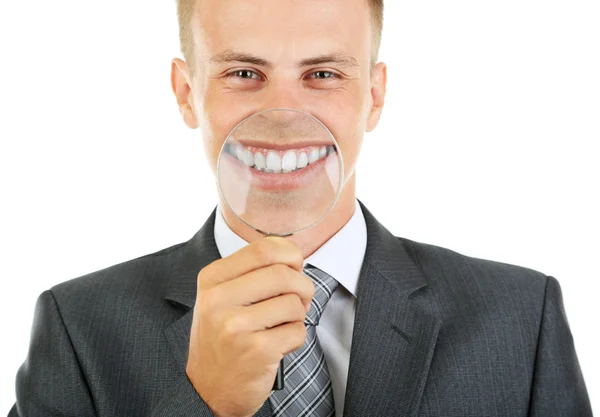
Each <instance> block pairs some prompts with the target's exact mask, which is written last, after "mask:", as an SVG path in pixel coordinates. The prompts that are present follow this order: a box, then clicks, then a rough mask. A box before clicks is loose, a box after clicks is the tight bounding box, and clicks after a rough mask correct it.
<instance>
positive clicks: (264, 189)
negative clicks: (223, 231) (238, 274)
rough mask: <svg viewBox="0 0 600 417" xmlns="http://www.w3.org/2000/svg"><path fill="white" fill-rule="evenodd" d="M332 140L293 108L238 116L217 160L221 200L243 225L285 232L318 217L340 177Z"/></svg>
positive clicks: (316, 122) (340, 182) (338, 155)
mask: <svg viewBox="0 0 600 417" xmlns="http://www.w3.org/2000/svg"><path fill="white" fill-rule="evenodd" d="M343 176H344V170H343V160H342V155H341V152H340V150H339V147H338V144H337V142H336V140H335V138H334V137H333V135H332V134H331V132H330V131H329V130H328V129H327V127H325V125H324V124H323V123H321V121H319V120H318V119H317V118H315V117H314V116H312V115H310V114H308V113H305V112H302V111H299V110H294V109H271V110H266V111H263V112H260V113H256V114H254V115H252V116H250V117H248V118H246V119H245V120H243V121H242V122H240V123H239V124H238V125H237V126H236V127H235V128H234V129H233V130H232V131H231V133H230V134H229V135H228V137H227V139H226V140H225V143H224V144H223V146H222V148H221V153H220V155H219V161H218V163H217V183H218V187H219V191H220V193H221V196H222V197H223V200H225V202H226V204H227V205H228V207H229V208H230V209H231V211H232V212H233V213H234V214H235V215H236V216H237V217H238V218H239V219H240V220H241V221H242V222H244V223H246V224H247V225H248V226H250V227H252V228H254V229H255V230H257V231H259V232H261V233H263V234H269V235H276V236H288V235H291V234H294V233H297V232H299V231H301V230H304V229H306V228H308V227H311V226H313V225H315V224H316V223H318V222H319V221H320V220H321V219H322V218H323V217H325V216H326V215H327V213H328V212H329V211H330V210H331V208H332V207H333V206H334V205H335V202H336V201H337V198H338V196H339V194H340V192H341V189H342V186H343V182H344V178H343Z"/></svg>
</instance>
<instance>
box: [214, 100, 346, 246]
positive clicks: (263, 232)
mask: <svg viewBox="0 0 600 417" xmlns="http://www.w3.org/2000/svg"><path fill="white" fill-rule="evenodd" d="M278 110H283V111H293V112H296V113H302V114H304V115H307V116H310V117H312V118H313V119H314V120H315V121H317V122H318V123H319V124H320V125H321V126H323V128H324V129H325V130H326V131H327V133H328V134H329V136H330V137H331V139H333V143H334V144H335V147H336V149H337V150H338V152H339V155H338V159H339V161H340V171H341V172H340V178H341V181H340V186H339V187H338V190H337V193H336V195H335V200H334V201H333V204H331V206H330V207H329V209H328V210H327V212H326V213H325V214H323V215H322V216H321V217H319V219H317V220H316V221H315V222H313V223H312V224H310V225H308V226H306V227H303V228H302V229H299V230H295V231H293V232H290V233H286V234H281V233H270V232H265V231H263V230H260V229H258V228H257V227H255V226H252V225H251V224H250V223H248V222H246V221H245V220H244V219H242V218H241V217H240V216H238V214H237V213H236V212H235V211H234V210H233V209H232V208H231V206H230V205H229V202H228V201H227V198H225V195H224V194H223V190H222V189H221V180H220V179H219V178H220V175H219V172H220V171H219V167H220V165H221V155H222V154H223V152H224V149H223V148H224V147H225V144H226V143H227V141H228V140H229V137H230V136H231V134H232V133H233V132H235V131H236V129H237V128H238V127H239V126H240V125H241V124H242V123H245V122H246V121H248V120H250V119H251V118H253V117H255V116H258V115H260V114H263V113H268V112H273V111H278ZM344 173H345V171H344V158H343V156H342V153H341V149H340V147H339V145H338V142H337V140H336V139H335V136H333V133H331V131H330V130H329V129H328V128H327V126H325V125H324V124H323V122H321V121H320V120H319V119H317V118H316V117H315V116H313V115H312V114H310V113H307V112H305V111H302V110H298V109H290V108H285V107H278V108H273V109H267V110H262V111H260V112H258V113H254V114H251V115H250V116H248V117H246V118H245V119H244V120H242V121H241V122H239V123H238V124H237V125H235V127H234V128H233V129H231V132H229V134H228V135H227V137H226V138H225V141H224V142H223V145H221V150H220V151H219V159H218V161H217V188H218V189H219V194H220V195H221V197H222V198H223V201H225V204H227V207H229V210H230V211H231V212H232V213H233V214H234V215H235V216H236V217H237V218H238V219H240V220H241V221H242V223H244V224H245V225H246V226H248V227H251V228H252V229H254V230H256V231H257V232H259V233H262V234H263V235H269V236H280V237H285V236H291V235H293V234H296V233H300V232H302V231H303V230H306V229H308V228H310V227H312V226H315V225H317V224H319V222H320V221H321V220H323V219H324V218H325V217H326V216H327V215H328V214H329V212H330V211H331V210H332V209H333V207H335V205H336V203H337V201H338V199H339V198H340V194H341V193H342V188H344V183H345V181H346V178H345V175H344Z"/></svg>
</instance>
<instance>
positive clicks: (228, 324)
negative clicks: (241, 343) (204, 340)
mask: <svg viewBox="0 0 600 417" xmlns="http://www.w3.org/2000/svg"><path fill="white" fill-rule="evenodd" d="M222 327H223V333H224V335H225V336H226V337H235V336H236V335H237V334H238V333H240V331H241V330H242V329H243V328H244V319H243V318H242V317H241V316H239V315H236V314H231V315H228V316H226V317H225V319H224V320H223V325H222Z"/></svg>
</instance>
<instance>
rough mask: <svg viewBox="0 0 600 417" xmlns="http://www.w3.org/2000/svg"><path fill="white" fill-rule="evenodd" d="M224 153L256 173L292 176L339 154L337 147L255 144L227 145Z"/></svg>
mask: <svg viewBox="0 0 600 417" xmlns="http://www.w3.org/2000/svg"><path fill="white" fill-rule="evenodd" d="M224 152H226V153H228V154H229V155H231V156H233V157H235V158H236V159H237V160H238V161H240V162H241V163H243V164H244V165H246V166H247V167H249V168H251V169H252V170H255V171H260V172H262V173H265V174H279V175H282V174H290V173H293V172H296V171H301V170H304V169H305V168H307V167H309V166H311V165H315V164H318V163H319V161H321V160H323V159H325V158H327V157H328V156H329V155H332V154H334V153H336V152H337V147H336V146H335V145H310V146H302V145H296V147H294V148H292V147H287V148H285V149H283V148H282V147H281V146H279V147H275V146H274V147H271V148H264V147H260V146H254V144H248V143H246V144H242V143H239V142H238V143H227V144H226V145H225V147H224Z"/></svg>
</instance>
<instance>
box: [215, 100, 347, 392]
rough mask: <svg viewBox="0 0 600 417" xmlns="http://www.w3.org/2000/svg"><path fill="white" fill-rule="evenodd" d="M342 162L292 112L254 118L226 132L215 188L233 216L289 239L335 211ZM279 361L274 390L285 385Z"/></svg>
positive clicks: (311, 122) (312, 122)
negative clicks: (216, 187) (216, 186)
mask: <svg viewBox="0 0 600 417" xmlns="http://www.w3.org/2000/svg"><path fill="white" fill-rule="evenodd" d="M343 184H344V162H343V159H342V153H341V152H340V150H339V146H338V143H337V142H336V140H335V138H334V137H333V134H332V133H331V132H330V131H329V129H328V128H327V127H326V126H325V125H324V124H323V123H322V122H321V121H320V120H318V119H317V118H316V117H314V116H312V115H310V114H308V113H306V112H303V111H300V110H296V109H288V108H277V109H269V110H265V111H262V112H259V113H255V114H253V115H251V116H249V117H247V118H246V119H244V120H243V121H241V122H240V123H238V124H237V126H235V128H234V129H233V130H232V131H231V132H230V133H229V135H228V136H227V138H226V140H225V142H224V143H223V146H222V147H221V152H220V154H219V159H218V162H217V185H218V189H219V192H220V194H221V197H222V199H223V201H224V202H225V204H226V205H227V207H228V208H229V209H230V210H231V212H232V213H233V214H234V215H235V216H236V217H237V218H238V219H239V220H240V221H242V222H243V223H244V224H246V225H247V226H249V227H251V228H252V229H254V230H256V231H258V232H260V233H262V234H263V235H264V236H283V237H285V236H291V235H293V234H295V233H299V232H301V231H303V230H306V229H308V228H309V227H312V226H314V225H316V224H317V223H319V222H320V221H321V220H322V219H323V218H324V217H325V216H327V214H328V213H329V212H330V211H331V209H332V208H333V207H334V206H335V203H336V201H337V199H338V198H339V195H340V193H341V191H342V187H343ZM283 381H284V366H283V359H282V361H281V364H280V366H279V370H278V372H277V377H276V379H275V383H274V385H273V389H274V390H278V389H283V386H284V383H283Z"/></svg>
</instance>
